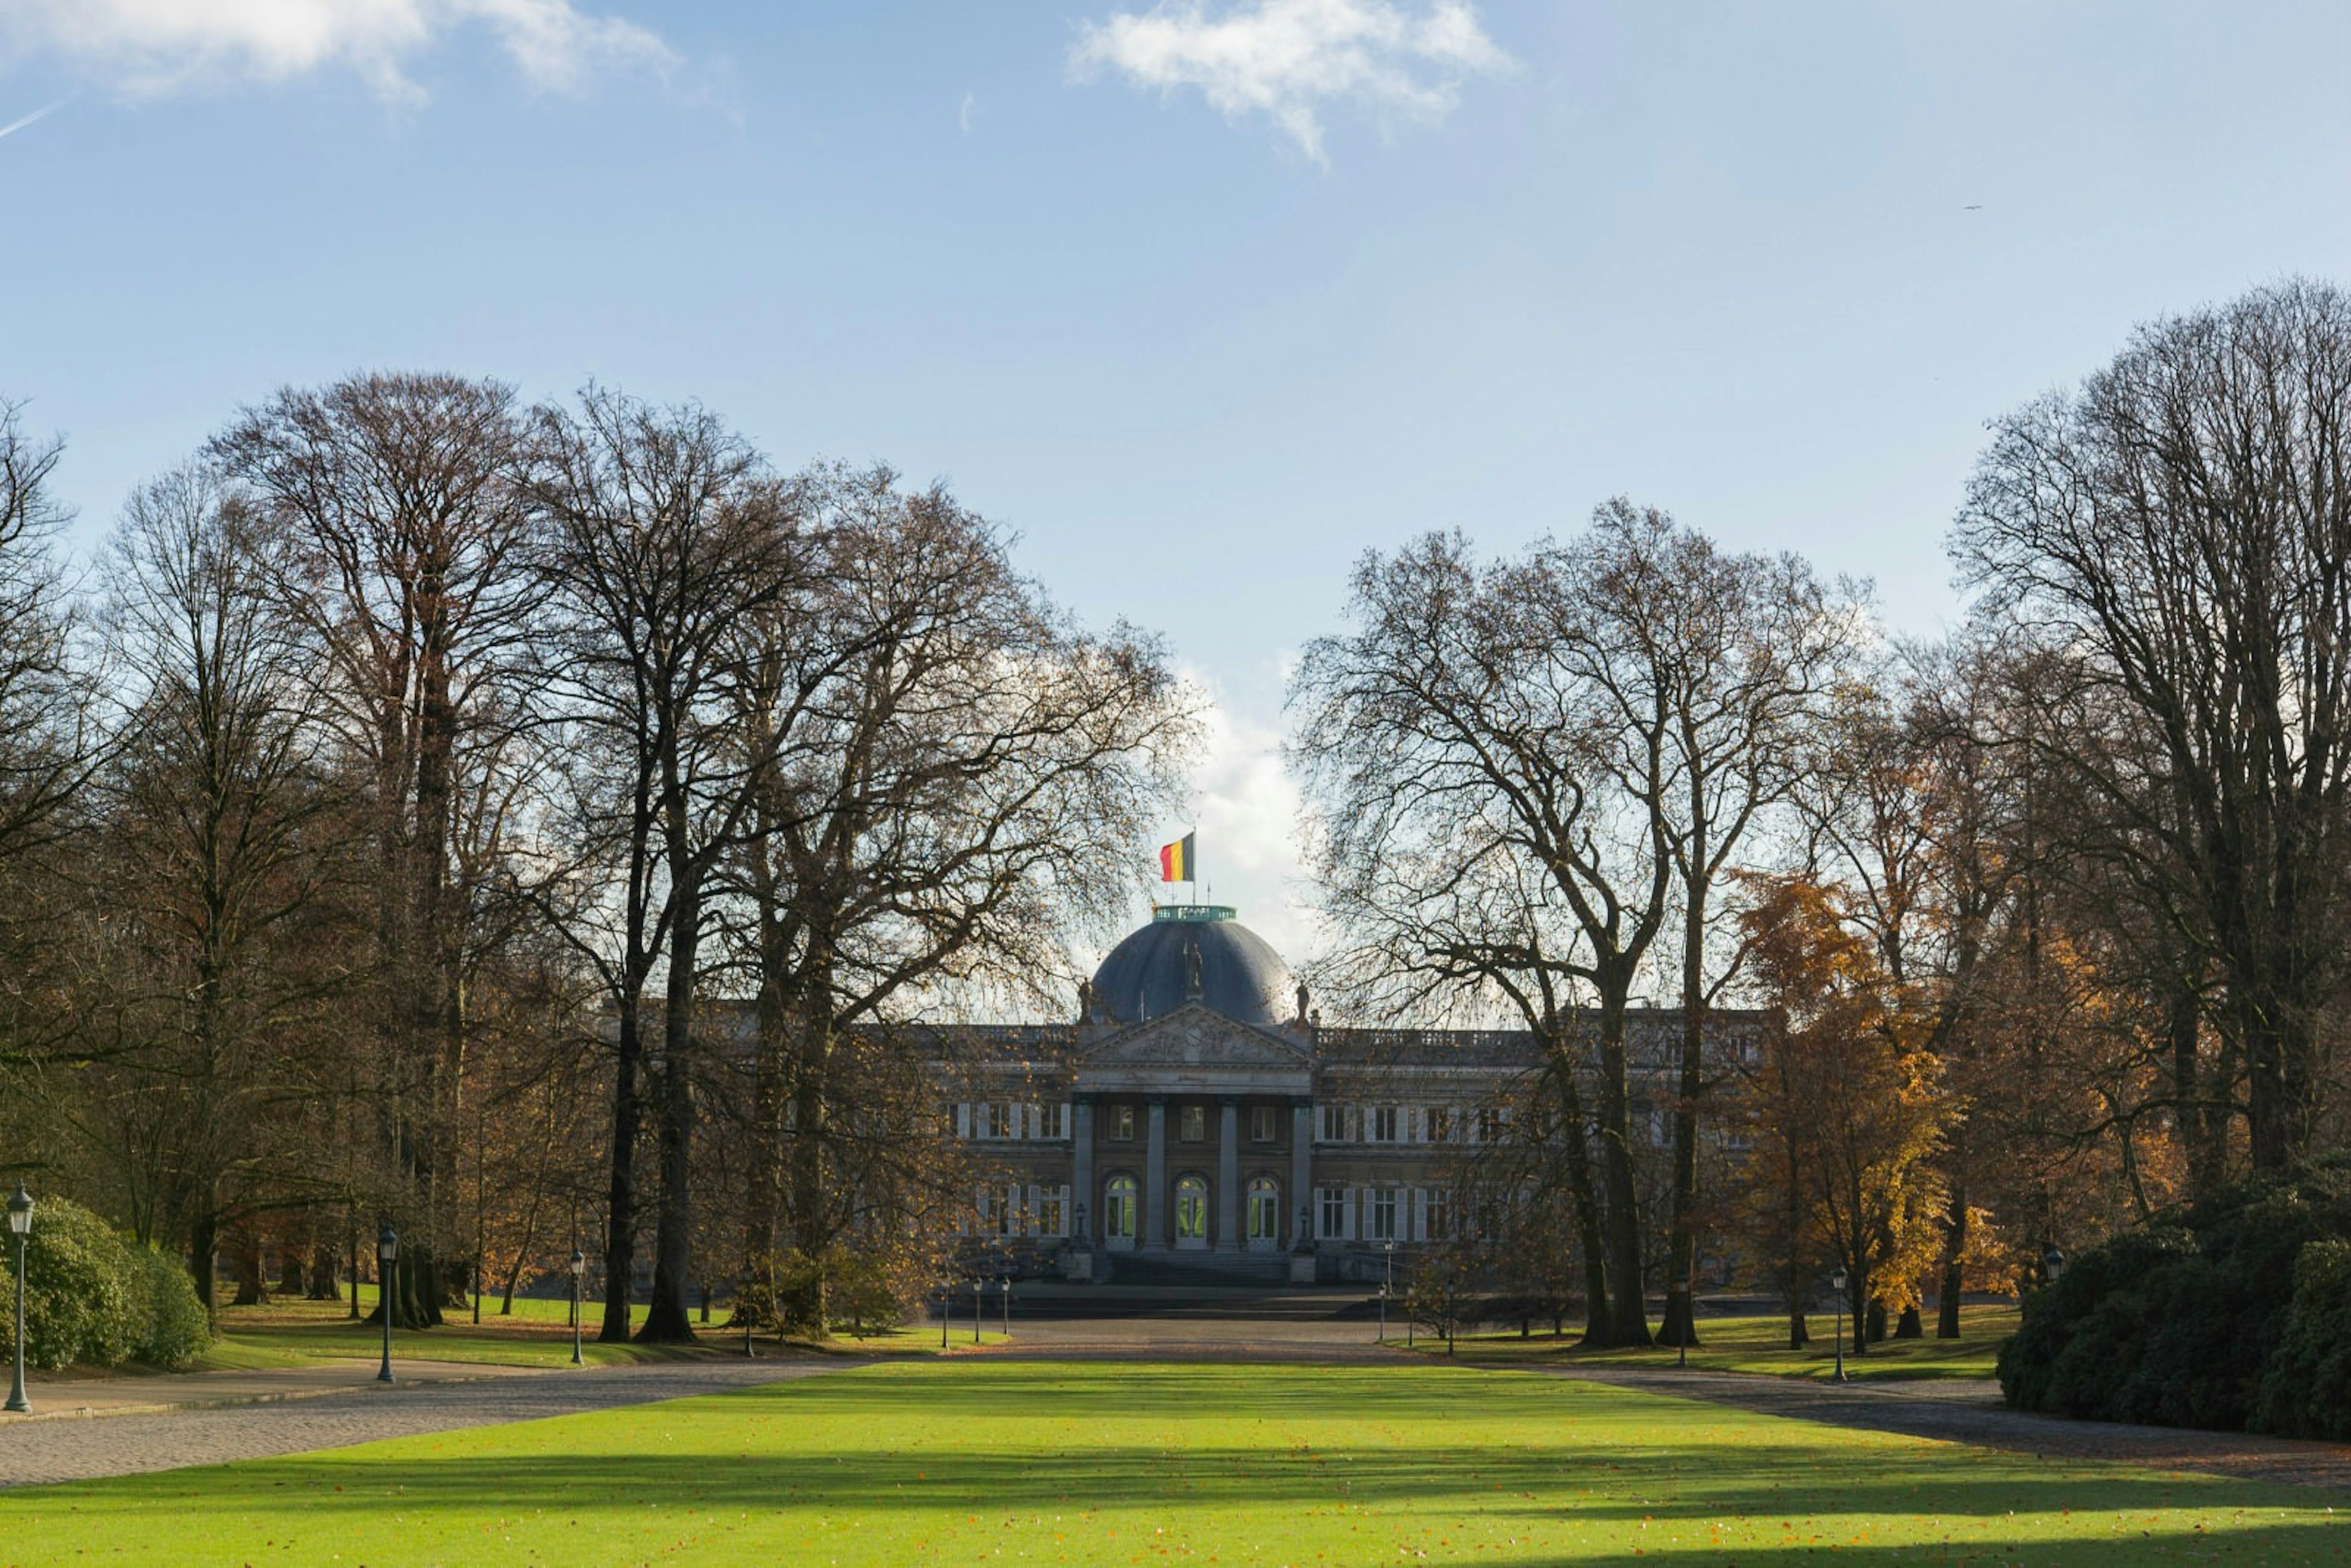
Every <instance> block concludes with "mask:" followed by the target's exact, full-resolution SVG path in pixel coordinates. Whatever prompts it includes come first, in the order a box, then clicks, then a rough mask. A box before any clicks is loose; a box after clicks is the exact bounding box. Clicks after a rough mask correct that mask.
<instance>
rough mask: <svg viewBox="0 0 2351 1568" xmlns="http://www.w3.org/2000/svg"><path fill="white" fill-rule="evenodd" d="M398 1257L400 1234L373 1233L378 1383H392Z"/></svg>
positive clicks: (388, 1231) (388, 1229)
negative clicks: (379, 1317) (379, 1318)
mask: <svg viewBox="0 0 2351 1568" xmlns="http://www.w3.org/2000/svg"><path fill="white" fill-rule="evenodd" d="M399 1257H400V1233H399V1232H398V1231H396V1230H394V1229H393V1228H392V1227H391V1226H389V1225H387V1226H385V1227H384V1228H382V1229H381V1230H379V1231H377V1232H376V1233H375V1259H376V1264H377V1268H376V1271H375V1297H376V1300H375V1305H376V1311H377V1312H381V1313H382V1314H383V1370H382V1371H381V1372H379V1373H377V1374H376V1375H375V1380H376V1381H377V1382H378V1383H390V1382H391V1381H392V1264H393V1262H394V1261H396V1260H398V1259H399Z"/></svg>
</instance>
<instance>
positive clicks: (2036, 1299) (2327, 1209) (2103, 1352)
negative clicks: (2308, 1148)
mask: <svg viewBox="0 0 2351 1568" xmlns="http://www.w3.org/2000/svg"><path fill="white" fill-rule="evenodd" d="M2330 1186H2331V1184H2326V1183H2316V1184H2311V1185H2305V1186H2302V1187H2299V1188H2295V1189H2289V1190H2273V1191H2266V1192H2256V1193H2244V1194H2238V1195H2235V1196H2233V1197H2231V1198H2229V1199H2226V1200H2224V1201H2220V1202H2216V1203H2214V1204H2211V1205H2209V1206H2207V1207H2204V1208H2202V1209H2199V1210H2198V1211H2196V1212H2194V1213H2192V1214H2190V1215H2189V1216H2188V1217H2187V1218H2186V1219H2185V1220H2184V1221H2183V1222H2181V1223H2179V1224H2174V1225H2169V1226H2164V1227H2158V1228H2153V1229H2149V1230H2146V1231H2137V1232H2132V1233H2129V1234H2126V1235H2123V1236H2118V1237H2116V1238H2115V1239H2113V1240H2112V1241H2110V1242H2108V1243H2107V1244H2106V1245H2105V1246H2104V1247H2101V1248H2097V1249H2094V1250H2091V1251H2088V1252H2085V1254H2084V1255H2083V1256H2081V1257H2080V1258H2078V1259H2076V1260H2074V1263H2073V1264H2072V1266H2071V1267H2069V1268H2068V1269H2067V1270H2065V1273H2064V1276H2063V1277H2062V1278H2061V1279H2060V1280H2059V1281H2058V1282H2057V1283H2056V1284H2054V1285H2053V1286H2049V1287H2047V1288H2045V1289H2043V1290H2039V1291H2032V1292H2031V1293H2030V1294H2028V1295H2027V1296H2026V1297H2025V1299H2024V1313H2023V1323H2022V1328H2021V1329H2020V1330H2019V1331H2018V1333H2017V1334H2016V1337H2015V1338H2013V1339H2011V1341H2010V1342H2009V1343H2008V1344H2007V1345H2006V1346H2005V1347H2003V1348H2002V1349H2001V1355H2000V1380H2001V1390H2002V1392H2003V1393H2004V1394H2005V1395H2006V1396H2007V1398H2008V1402H2009V1403H2010V1404H2011V1405H2014V1406H2018V1407H2020V1408H2022V1409H2027V1410H2041V1411H2046V1412H2048V1413H2050V1414H2053V1415H2059V1416H2080V1417H2085V1418H2088V1419H2091V1420H2101V1421H2138V1422H2147V1423H2151V1424H2154V1425H2158V1426H2168V1427H2206V1428H2212V1429H2218V1430H2226V1431H2234V1430H2241V1429H2244V1428H2247V1427H2252V1429H2254V1430H2261V1431H2279V1432H2309V1433H2312V1434H2314V1435H2315V1434H2317V1433H2320V1432H2322V1431H2325V1432H2333V1431H2335V1430H2340V1429H2342V1427H2343V1426H2345V1425H2351V1386H2346V1387H2345V1388H2342V1389H2341V1390H2339V1391H2338V1392H2336V1393H2335V1394H2331V1395H2330V1394H2328V1393H2326V1392H2325V1385H2323V1384H2322V1383H2320V1382H2317V1381H2314V1378H2315V1375H2316V1371H2317V1369H2318V1368H2320V1367H2321V1366H2323V1365H2324V1364H2326V1354H2325V1353H2326V1352H2327V1351H2328V1350H2330V1349H2332V1348H2334V1347H2335V1346H2337V1345H2339V1344H2340V1343H2342V1333H2343V1331H2344V1329H2345V1328H2346V1326H2351V1304H2346V1303H2351V1282H2346V1281H2351V1263H2345V1264H2342V1265H2339V1266H2338V1265H2335V1264H2333V1263H2330V1262H2328V1261H2327V1259H2328V1258H2329V1257H2331V1256H2332V1254H2331V1253H2329V1252H2328V1251H2327V1249H2330V1248H2333V1247H2335V1246H2337V1245H2338V1241H2337V1239H2339V1238H2342V1237H2345V1236H2346V1235H2351V1203H2346V1201H2345V1199H2344V1197H2342V1195H2341V1194H2340V1193H2339V1192H2337V1191H2335V1190H2330ZM2305 1258H2308V1259H2311V1260H2312V1261H2310V1262H2309V1263H2307V1264H2306V1265H2305V1264H2302V1263H2300V1262H2299V1261H2298V1260H2303V1259H2305ZM2338 1268H2339V1270H2340V1271H2341V1272H2340V1275H2339V1276H2338V1273H2337V1272H2336V1271H2335V1270H2337V1269H2338ZM2328 1335H2333V1336H2334V1338H2332V1339H2329V1338H2327V1337H2326V1336H2328ZM2289 1357H2295V1358H2299V1360H2298V1361H2294V1362H2293V1363H2291V1364H2290V1363H2289V1361H2288V1360H2287V1359H2286V1358H2289ZM2304 1363H2307V1366H2303V1364H2304ZM2297 1366H2303V1369H2302V1370H2295V1368H2296V1367H2297ZM2339 1370H2340V1371H2341V1372H2342V1373H2343V1375H2345V1378H2346V1384H2351V1364H2346V1365H2344V1366H2342V1367H2341V1368H2340V1369H2339ZM2288 1385H2291V1390H2290V1392H2288V1391H2284V1390H2287V1389H2288ZM2328 1423H2336V1424H2338V1425H2336V1426H2329V1425H2328Z"/></svg>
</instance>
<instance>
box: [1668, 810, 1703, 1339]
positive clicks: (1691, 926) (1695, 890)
mask: <svg viewBox="0 0 2351 1568" xmlns="http://www.w3.org/2000/svg"><path fill="white" fill-rule="evenodd" d="M1691 789H1693V791H1696V790H1697V789H1698V783H1697V781H1696V780H1695V779H1694V780H1693V781H1692V784H1691ZM1693 806H1694V809H1695V810H1698V812H1699V815H1698V818H1697V819H1696V820H1697V821H1700V822H1703V821H1704V820H1705V819H1704V816H1703V805H1702V802H1697V801H1694V802H1693ZM1688 853H1689V855H1690V857H1691V858H1690V863H1691V865H1692V866H1693V867H1698V866H1703V865H1704V864H1705V863H1706V856H1707V842H1706V836H1705V833H1704V832H1703V831H1699V832H1698V833H1697V834H1696V835H1695V836H1694V837H1693V839H1692V841H1691V843H1690V846H1689V849H1688ZM1694 882H1695V877H1693V878H1691V879H1688V883H1694ZM1688 883H1686V889H1685V891H1686V896H1685V898H1684V900H1683V902H1684V904H1687V908H1686V909H1685V910H1684V912H1683V915H1682V1040H1681V1047H1682V1049H1681V1083H1680V1085H1679V1092H1677V1094H1676V1096H1675V1099H1674V1189H1673V1218H1672V1221H1671V1230H1670V1232H1669V1234H1668V1235H1667V1239H1666V1316H1665V1322H1663V1323H1662V1324H1661V1325H1660V1326H1659V1328H1658V1333H1657V1343H1659V1344H1672V1345H1686V1344H1687V1345H1694V1344H1696V1343H1698V1301H1697V1291H1698V1098H1699V1096H1700V1095H1702V1094H1704V1093H1705V1092H1706V963H1705V960H1706V894H1705V889H1704V888H1703V887H1702V886H1698V885H1688Z"/></svg>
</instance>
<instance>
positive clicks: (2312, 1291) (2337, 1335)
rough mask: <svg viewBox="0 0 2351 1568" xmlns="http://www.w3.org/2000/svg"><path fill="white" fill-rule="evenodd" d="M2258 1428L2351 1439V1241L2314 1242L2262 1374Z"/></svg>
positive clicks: (2298, 1269)
mask: <svg viewBox="0 0 2351 1568" xmlns="http://www.w3.org/2000/svg"><path fill="white" fill-rule="evenodd" d="M2253 1425H2254V1426H2255V1427H2258V1428H2259V1429H2260V1430H2262V1431H2264V1432H2277V1433H2281V1434H2283V1435H2284V1436H2286V1437H2335V1438H2343V1437H2351V1242H2345V1241H2314V1242H2312V1243H2310V1244H2309V1245H2308V1246H2306V1247H2304V1249H2302V1255H2301V1256H2300V1257H2299V1258H2298V1259H2296V1260H2295V1261H2294V1302H2293V1304H2292V1305H2291V1306H2289V1307H2287V1308H2286V1314H2285V1323H2284V1326H2283V1328H2282V1329H2281V1330H2280V1331H2279V1333H2278V1345H2277V1349H2276V1350H2274V1351H2273V1352H2272V1353H2271V1354H2270V1357H2269V1360H2268V1362H2267V1364H2265V1365H2264V1366H2263V1367H2262V1382H2261V1397H2260V1400H2259V1402H2258V1404H2257V1406H2256V1408H2255V1411H2254V1421H2253Z"/></svg>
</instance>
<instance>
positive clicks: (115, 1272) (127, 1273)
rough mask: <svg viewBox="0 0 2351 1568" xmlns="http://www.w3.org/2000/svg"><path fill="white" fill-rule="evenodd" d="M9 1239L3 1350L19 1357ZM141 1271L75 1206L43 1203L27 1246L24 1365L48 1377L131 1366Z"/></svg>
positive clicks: (142, 1318) (101, 1224)
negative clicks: (72, 1369) (68, 1370)
mask: <svg viewBox="0 0 2351 1568" xmlns="http://www.w3.org/2000/svg"><path fill="white" fill-rule="evenodd" d="M15 1270H16V1244H15V1240H14V1239H13V1238H11V1239H9V1240H8V1242H7V1243H6V1245H5V1250H0V1275H5V1279H4V1280H0V1283H5V1290H6V1291H7V1296H6V1300H5V1311H0V1350H5V1353H6V1354H11V1355H13V1354H15V1353H16V1278H15ZM137 1270H138V1265H137V1263H136V1262H135V1261H134V1260H132V1258H131V1249H130V1248H129V1247H127V1246H125V1245H124V1244H123V1240H122V1238H120V1236H117V1235H116V1234H115V1233H114V1230H113V1228H112V1227H110V1226H109V1225H108V1224H107V1223H106V1221H104V1220H103V1219H100V1218H99V1217H98V1216H97V1215H95V1214H92V1213H91V1212H90V1211H89V1210H88V1209H86V1208H84V1207H81V1205H79V1204H78V1203H73V1202H69V1201H68V1200H67V1199H64V1198H57V1197H52V1198H45V1199H43V1200H42V1202H41V1205H40V1207H39V1208H38V1209H37V1210H36V1211H35V1212H34V1215H33V1233H32V1235H31V1237H30V1238H29V1239H27V1240H26V1244H25V1361H26V1364H28V1365H32V1366H38V1367H46V1368H48V1369H50V1370H55V1369H56V1368H58V1367H61V1366H73V1365H77V1364H78V1365H83V1366H112V1365H114V1364H117V1363H119V1362H122V1361H127V1360H129V1359H130V1357H131V1353H132V1352H133V1351H135V1350H137V1349H138V1348H139V1342H140V1339H141V1331H142V1330H143V1329H144V1327H145V1326H146V1304H147V1303H146V1299H145V1292H144V1291H141V1289H140V1288H139V1275H138V1272H137Z"/></svg>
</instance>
